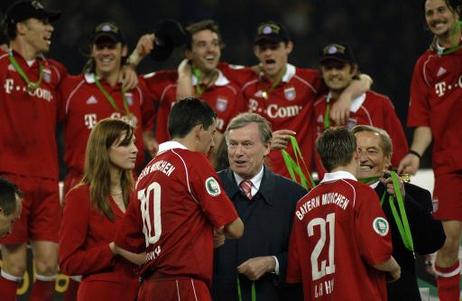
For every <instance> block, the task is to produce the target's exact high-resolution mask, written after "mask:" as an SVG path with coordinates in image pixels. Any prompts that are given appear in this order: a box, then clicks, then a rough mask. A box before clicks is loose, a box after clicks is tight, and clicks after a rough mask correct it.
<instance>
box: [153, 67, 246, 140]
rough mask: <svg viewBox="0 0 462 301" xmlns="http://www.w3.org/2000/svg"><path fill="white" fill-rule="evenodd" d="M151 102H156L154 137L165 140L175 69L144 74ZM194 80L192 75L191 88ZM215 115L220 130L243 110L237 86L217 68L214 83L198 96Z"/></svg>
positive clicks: (174, 84)
mask: <svg viewBox="0 0 462 301" xmlns="http://www.w3.org/2000/svg"><path fill="white" fill-rule="evenodd" d="M144 79H145V82H146V85H147V87H148V89H149V90H150V92H151V94H152V96H153V99H154V101H156V102H157V104H158V111H157V128H156V139H157V141H158V142H165V141H167V140H169V139H170V135H169V133H168V129H167V122H168V115H169V113H170V109H171V107H172V106H173V105H174V104H175V101H176V99H177V97H176V88H177V79H178V73H177V72H176V71H159V72H154V73H151V74H147V75H145V77H144ZM196 84H197V80H196V78H195V77H193V85H194V87H195V86H196ZM198 97H199V98H200V99H203V100H204V101H205V102H207V103H208V104H209V106H210V107H211V108H212V109H213V110H214V111H215V113H216V114H217V130H218V131H220V132H222V133H223V132H224V131H225V129H226V127H227V126H228V123H229V121H230V120H231V119H232V118H233V117H234V116H236V115H237V114H238V113H240V112H244V111H245V110H246V105H245V103H244V101H243V99H242V96H241V94H240V93H239V89H238V88H237V86H236V85H235V84H232V83H231V82H230V81H229V80H228V79H227V78H226V77H225V76H224V75H223V73H221V71H219V73H218V78H217V79H216V80H215V82H214V84H213V85H211V86H210V87H208V88H207V89H206V90H205V91H204V92H203V93H202V94H201V95H200V96H198Z"/></svg>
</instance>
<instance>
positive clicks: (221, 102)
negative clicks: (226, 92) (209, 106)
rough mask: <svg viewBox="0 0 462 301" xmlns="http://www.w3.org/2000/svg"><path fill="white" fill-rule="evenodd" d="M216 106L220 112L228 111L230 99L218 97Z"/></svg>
mask: <svg viewBox="0 0 462 301" xmlns="http://www.w3.org/2000/svg"><path fill="white" fill-rule="evenodd" d="M216 108H217V111H219V112H224V111H226V108H228V100H227V99H226V98H221V97H218V98H217V104H216Z"/></svg>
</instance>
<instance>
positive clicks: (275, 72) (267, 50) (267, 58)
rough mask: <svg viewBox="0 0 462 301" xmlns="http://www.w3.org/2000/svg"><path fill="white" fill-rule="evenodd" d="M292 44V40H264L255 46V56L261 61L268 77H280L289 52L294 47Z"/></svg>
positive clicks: (261, 65) (261, 66)
mask: <svg viewBox="0 0 462 301" xmlns="http://www.w3.org/2000/svg"><path fill="white" fill-rule="evenodd" d="M292 45H293V44H292V42H288V43H284V42H279V43H274V42H270V41H262V42H261V43H258V44H257V45H255V46H254V53H255V56H256V57H257V58H258V60H259V61H260V68H261V69H262V70H263V72H264V73H265V75H266V76H267V77H269V78H270V79H272V80H274V79H276V78H278V77H279V75H280V73H281V72H282V71H283V70H284V68H285V66H286V65H287V60H288V57H289V54H290V52H291V51H292V48H293V46H292Z"/></svg>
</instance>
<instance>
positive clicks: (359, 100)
mask: <svg viewBox="0 0 462 301" xmlns="http://www.w3.org/2000/svg"><path fill="white" fill-rule="evenodd" d="M331 98H332V93H331V92H329V94H327V96H326V102H327V103H330V100H331ZM365 100H366V93H363V94H361V95H359V96H358V97H356V98H355V99H353V100H352V101H351V105H350V112H352V113H356V112H357V111H358V110H359V108H360V107H361V106H362V105H363V103H364V101H365Z"/></svg>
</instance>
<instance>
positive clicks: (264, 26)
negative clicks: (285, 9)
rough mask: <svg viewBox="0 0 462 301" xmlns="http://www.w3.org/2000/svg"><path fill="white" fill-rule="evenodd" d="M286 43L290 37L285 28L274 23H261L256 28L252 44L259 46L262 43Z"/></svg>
mask: <svg viewBox="0 0 462 301" xmlns="http://www.w3.org/2000/svg"><path fill="white" fill-rule="evenodd" d="M288 41H290V37H289V33H288V32H287V30H286V29H285V27H284V26H282V25H281V24H279V23H276V22H274V21H268V22H263V23H261V24H260V25H259V26H258V28H257V35H256V37H255V40H254V44H260V43H263V42H270V43H279V42H288Z"/></svg>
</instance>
